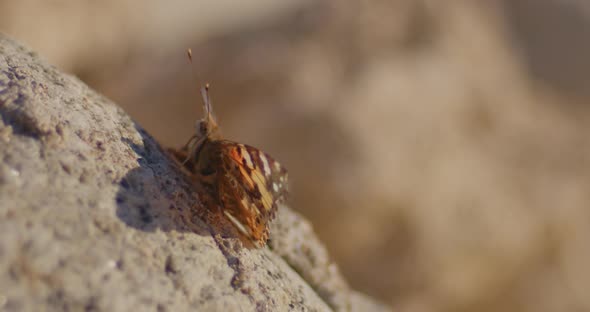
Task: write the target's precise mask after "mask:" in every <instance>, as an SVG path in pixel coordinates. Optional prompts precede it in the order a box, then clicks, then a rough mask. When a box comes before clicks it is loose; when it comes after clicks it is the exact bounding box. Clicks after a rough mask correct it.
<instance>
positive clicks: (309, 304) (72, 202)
mask: <svg viewBox="0 0 590 312" xmlns="http://www.w3.org/2000/svg"><path fill="white" fill-rule="evenodd" d="M0 117H1V118H0V310H7V311H81V310H85V311H132V310H136V311H138V310H139V311H189V310H190V311H195V310H199V311H331V310H357V311H385V310H388V308H387V307H386V306H383V305H381V304H379V303H377V302H374V301H373V300H372V299H369V298H367V297H365V296H363V295H361V294H358V293H356V292H354V291H351V290H349V288H348V286H347V285H346V283H345V282H344V280H343V279H342V277H341V276H340V273H339V272H338V268H337V267H336V266H335V265H334V264H333V263H331V261H330V259H329V257H328V255H327V253H326V251H325V249H324V248H323V246H322V244H321V243H320V242H318V240H317V238H316V237H315V235H314V234H313V231H312V229H311V227H310V225H309V223H308V222H306V221H305V220H303V219H302V218H301V217H300V216H298V215H297V214H296V213H294V212H292V211H291V210H289V208H287V207H284V206H283V207H280V213H279V216H278V218H277V220H276V222H275V224H273V228H272V230H271V241H270V243H269V247H267V248H262V249H249V248H246V247H244V246H243V245H242V243H241V242H240V241H239V240H238V239H237V238H236V237H235V231H234V230H233V228H232V227H231V226H230V225H229V224H228V223H227V222H224V220H223V219H215V217H214V216H212V214H211V213H209V212H208V211H206V210H205V209H203V208H202V207H201V205H200V204H199V199H198V196H197V195H196V194H195V192H194V190H193V187H194V186H193V185H191V183H190V182H189V181H188V179H186V177H185V176H184V175H183V174H182V172H181V171H180V170H178V169H177V167H176V165H175V163H174V162H173V161H171V159H170V158H169V156H167V154H166V153H165V152H164V150H163V149H162V148H161V147H160V146H159V145H158V144H157V143H156V142H155V141H154V140H153V139H152V138H151V137H150V136H149V135H148V134H147V133H146V132H145V131H144V130H143V129H142V128H141V127H140V126H138V125H137V124H136V123H134V122H133V120H131V119H130V117H129V116H128V115H127V114H126V113H125V112H124V111H123V110H122V109H121V108H119V107H118V106H116V105H114V104H113V103H111V102H110V101H109V100H107V99H105V98H104V97H101V96H100V95H98V94H96V93H95V92H93V91H92V90H91V89H89V88H88V87H87V86H86V85H84V84H83V83H81V82H80V81H79V80H78V79H76V78H74V77H71V76H68V75H65V74H62V73H60V72H59V71H57V70H56V69H55V68H53V67H52V66H49V65H47V64H45V63H44V62H43V61H40V60H39V58H38V57H37V56H36V54H35V53H33V52H30V51H29V50H27V49H26V48H23V47H22V46H20V45H19V44H17V43H15V42H14V41H12V40H10V39H7V38H6V37H4V36H2V35H0ZM212 221H214V222H212ZM232 233H233V235H232Z"/></svg>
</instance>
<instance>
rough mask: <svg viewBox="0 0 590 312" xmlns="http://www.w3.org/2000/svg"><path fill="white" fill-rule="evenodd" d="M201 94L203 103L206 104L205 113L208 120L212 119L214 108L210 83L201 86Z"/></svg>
mask: <svg viewBox="0 0 590 312" xmlns="http://www.w3.org/2000/svg"><path fill="white" fill-rule="evenodd" d="M201 96H202V97H203V103H204V104H205V115H207V116H206V118H207V120H211V118H212V116H211V114H212V109H211V99H210V98H209V84H208V83H206V84H205V86H204V87H202V88H201Z"/></svg>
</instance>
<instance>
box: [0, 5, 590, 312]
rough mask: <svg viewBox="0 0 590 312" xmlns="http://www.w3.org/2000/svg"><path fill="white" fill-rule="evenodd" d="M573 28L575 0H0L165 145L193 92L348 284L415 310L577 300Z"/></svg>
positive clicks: (577, 51) (190, 107)
mask: <svg viewBox="0 0 590 312" xmlns="http://www.w3.org/2000/svg"><path fill="white" fill-rule="evenodd" d="M589 26H590V5H588V4H586V3H585V2H583V1H576V0H570V1H557V0H540V1H524V0H517V1H508V0H503V1H499V0H497V1H489V2H486V3H483V2H477V3H476V2H473V1H446V2H444V3H443V2H439V1H427V0H422V1H409V0H405V1H403V0H393V1H391V0H390V1H348V2H342V1H328V0H324V1H281V2H280V4H279V3H278V2H275V1H268V0H254V1H249V2H248V5H242V6H239V7H237V6H236V4H235V2H233V1H216V2H208V1H181V0H176V1H168V2H160V1H138V0H126V1H100V2H88V1H84V2H79V1H78V2H74V1H51V2H45V1H30V0H29V1H19V2H16V1H11V2H7V1H5V2H0V31H2V32H5V33H7V34H9V35H11V36H12V37H14V38H15V39H18V40H20V41H23V42H25V43H27V44H28V45H29V46H31V47H32V48H34V49H35V50H38V51H40V53H41V54H42V55H45V56H46V57H47V58H48V59H49V61H51V62H52V63H54V64H57V65H58V66H59V67H60V68H62V69H64V70H66V71H69V72H72V73H74V74H76V75H78V76H79V77H81V78H82V79H84V80H85V81H86V82H87V83H89V84H90V85H91V86H93V87H94V88H95V89H97V90H99V91H100V92H103V93H104V94H106V95H107V96H108V97H110V98H112V99H113V100H115V101H116V102H117V103H119V104H120V105H122V106H123V108H124V109H125V110H126V111H128V112H129V113H130V114H131V115H132V116H134V118H135V119H136V120H137V121H138V122H139V123H140V124H142V125H143V126H144V127H145V128H147V129H148V130H149V131H150V132H151V133H152V134H153V135H154V136H155V137H156V138H158V139H159V140H160V142H161V143H162V144H163V145H165V146H179V145H181V144H183V143H184V142H185V141H186V140H187V139H188V137H189V136H190V135H191V133H192V131H193V125H194V121H195V120H196V119H197V118H199V117H200V116H201V107H200V100H199V96H198V85H197V82H196V81H195V79H194V78H193V77H192V74H191V72H192V71H194V72H196V73H197V76H198V79H199V80H200V81H209V82H210V83H211V84H212V91H211V96H212V99H213V104H214V109H215V110H216V113H217V115H218V118H219V120H220V123H221V127H222V130H223V132H224V134H225V136H226V137H227V138H229V139H232V140H235V141H239V142H244V143H248V144H251V145H254V146H257V147H260V148H261V149H263V150H265V151H267V152H269V153H270V154H271V155H273V156H275V157H276V158H277V159H279V160H280V161H281V162H282V163H284V165H285V166H286V167H287V168H288V169H289V170H290V177H291V179H292V193H293V196H292V199H291V206H292V207H293V208H294V209H296V210H299V211H301V212H302V213H303V214H304V215H306V216H307V217H309V218H310V219H311V220H312V221H313V223H314V225H315V229H316V231H317V232H318V233H319V235H320V237H322V238H323V240H324V241H325V242H326V244H327V245H328V248H329V249H330V251H331V252H332V254H333V255H334V256H335V257H336V259H337V262H338V263H339V264H340V265H341V267H342V270H343V272H344V274H345V276H346V277H347V278H348V280H349V281H350V283H351V285H352V286H353V287H355V288H357V289H359V290H362V291H365V292H367V293H369V294H372V295H374V296H377V297H379V298H381V299H383V300H385V301H387V302H389V303H390V304H392V305H393V306H394V307H395V308H398V309H399V310H400V311H419V312H422V311H499V310H506V311H575V310H588V309H590V297H588V296H587V295H586V294H587V289H588V288H590V269H589V268H588V266H587V263H589V262H590V244H588V243H587V240H586V238H587V237H589V236H590V210H589V209H588V206H589V205H590V195H589V194H590V193H589V192H588V189H589V188H590V169H589V167H588V166H587V165H588V163H589V161H590V142H589V139H588V135H587V133H588V131H589V130H590V129H589V128H590V126H589V125H590V123H589V121H590V120H589V119H590V113H589V111H588V107H587V105H586V104H587V103H588V102H589V100H590V93H589V91H588V90H590V74H589V73H590V58H588V57H587V56H588V55H590V40H588V38H590V27H589ZM188 47H192V49H193V54H194V60H195V64H194V65H193V66H192V68H191V66H190V65H189V64H188V62H187V60H186V57H185V49H186V48H188Z"/></svg>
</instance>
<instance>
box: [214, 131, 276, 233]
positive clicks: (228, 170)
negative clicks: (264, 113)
mask: <svg viewBox="0 0 590 312" xmlns="http://www.w3.org/2000/svg"><path fill="white" fill-rule="evenodd" d="M212 143H213V144H214V145H215V146H214V148H213V149H214V150H217V152H216V153H215V154H217V155H219V159H218V172H217V174H218V176H217V189H218V193H219V201H220V203H221V204H222V206H223V211H224V214H225V215H226V216H227V217H228V219H230V221H231V222H232V223H233V224H234V225H235V226H236V227H237V228H238V229H239V230H240V231H241V232H242V233H243V234H245V235H246V236H248V237H249V238H250V239H252V240H254V241H256V242H258V243H260V244H264V243H265V242H266V240H267V239H268V223H269V221H271V220H272V219H273V218H274V217H275V214H276V211H277V205H278V203H279V202H281V201H283V200H285V199H286V196H287V170H285V168H283V167H282V166H281V165H280V164H279V163H278V162H277V161H275V160H274V159H273V158H272V157H270V156H269V155H268V154H266V153H264V152H262V151H260V150H258V149H256V148H254V147H251V146H248V145H244V144H239V143H235V142H231V141H227V140H219V141H214V142H212Z"/></svg>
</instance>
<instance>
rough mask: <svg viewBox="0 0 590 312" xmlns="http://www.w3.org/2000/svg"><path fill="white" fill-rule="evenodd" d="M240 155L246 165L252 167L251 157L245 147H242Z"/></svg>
mask: <svg viewBox="0 0 590 312" xmlns="http://www.w3.org/2000/svg"><path fill="white" fill-rule="evenodd" d="M242 157H243V158H244V160H245V161H246V165H247V166H248V167H250V168H253V167H254V164H252V158H250V153H248V150H247V149H245V148H244V149H242Z"/></svg>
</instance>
